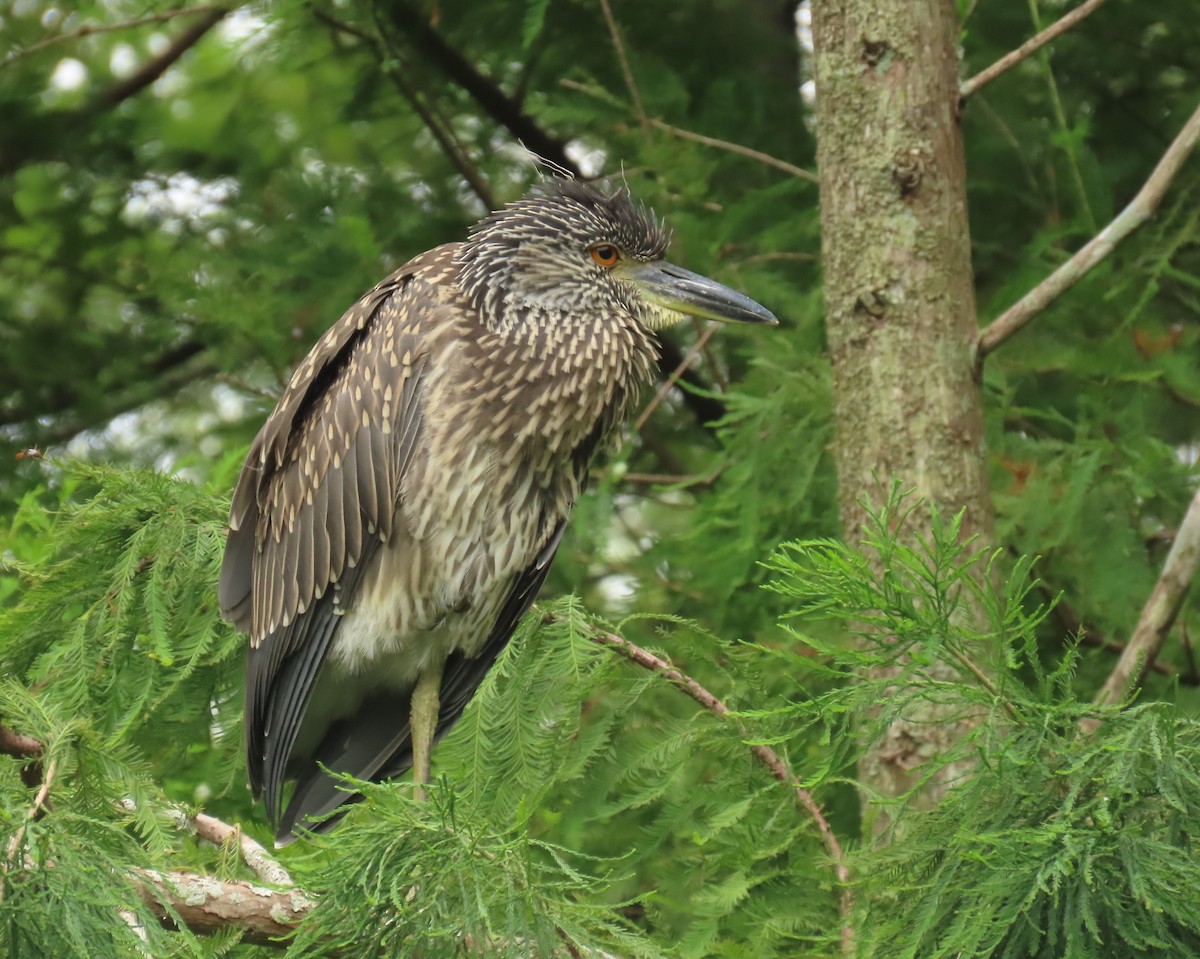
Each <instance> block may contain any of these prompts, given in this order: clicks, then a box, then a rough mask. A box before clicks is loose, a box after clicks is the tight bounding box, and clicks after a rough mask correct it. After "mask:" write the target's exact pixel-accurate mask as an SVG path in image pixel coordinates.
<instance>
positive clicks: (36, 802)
mask: <svg viewBox="0 0 1200 959" xmlns="http://www.w3.org/2000/svg"><path fill="white" fill-rule="evenodd" d="M57 770H58V760H57V759H51V760H50V764H49V765H48V766H47V767H46V775H45V778H44V779H43V780H42V784H41V786H39V787H38V791H37V795H36V796H34V797H33V805H32V806H30V807H29V811H28V812H27V813H26V814H25V821H24V822H22V823H21V825H20V827H19V828H18V829H17V831H16V832H15V833H13V834H12V838H11V839H9V841H8V848H7V849H6V850H5V853H4V863H3V867H2V868H0V901H2V900H3V899H4V893H5V884H4V883H3V881H2V879H3V877H4V876H7V875H8V870H9V868H10V867H11V866H12V862H13V860H14V859H15V858H16V856H17V853H18V852H20V851H21V843H22V842H24V841H25V829H26V827H27V826H28V825H29V824H30V823H31V822H34V821H36V820H37V819H38V818H39V816H40V815H41V812H42V809H43V808H45V805H46V800H47V799H48V798H49V797H50V786H51V785H52V784H53V783H54V774H55V772H57Z"/></svg>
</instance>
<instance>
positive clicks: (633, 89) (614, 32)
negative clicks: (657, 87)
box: [600, 0, 649, 127]
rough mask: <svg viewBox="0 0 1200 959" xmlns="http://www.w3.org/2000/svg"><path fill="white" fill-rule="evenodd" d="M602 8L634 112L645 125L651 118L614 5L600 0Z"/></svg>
mask: <svg viewBox="0 0 1200 959" xmlns="http://www.w3.org/2000/svg"><path fill="white" fill-rule="evenodd" d="M600 9H601V10H602V11H603V12H604V22H605V23H606V24H608V35H609V36H610V37H611V38H612V45H613V48H614V49H615V50H616V51H617V60H618V61H619V62H620V64H621V74H622V76H624V78H625V89H627V90H628V91H629V98H630V99H631V100H632V101H633V112H634V113H635V114H636V115H637V118H638V122H639V123H640V124H641V125H642V126H643V127H644V126H646V124H647V122H648V121H649V118H648V117H647V116H646V108H645V107H643V106H642V95H641V94H640V93H638V88H637V83H635V82H634V79H633V70H632V69H630V67H629V57H628V56H626V54H625V44H624V43H623V42H622V40H621V30H620V28H619V27H618V26H617V21H616V19H615V18H614V17H613V12H612V7H611V6H610V5H609V3H608V0H600Z"/></svg>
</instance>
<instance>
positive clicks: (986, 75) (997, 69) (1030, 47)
mask: <svg viewBox="0 0 1200 959" xmlns="http://www.w3.org/2000/svg"><path fill="white" fill-rule="evenodd" d="M1103 2H1104V0H1085V2H1084V3H1081V4H1080V5H1079V6H1077V7H1076V8H1075V9H1074V10H1072V11H1071V12H1070V13H1068V14H1066V15H1065V16H1063V17H1062V18H1060V19H1058V20H1056V21H1055V22H1054V23H1052V24H1050V26H1048V27H1046V29H1045V30H1042V31H1041V32H1040V33H1038V34H1036V35H1035V36H1033V37H1031V38H1030V39H1028V40H1026V41H1025V42H1024V43H1022V44H1021V45H1020V46H1019V47H1017V49H1015V50H1013V51H1011V52H1010V53H1006V54H1005V55H1004V56H1002V57H1001V58H1000V59H999V60H997V61H996V62H995V63H993V64H992V65H991V66H990V67H988V68H987V69H986V70H980V71H979V72H978V73H977V74H975V76H973V77H971V79H969V80H966V81H964V82H963V84H962V86H961V87H959V88H958V95H959V96H960V97H962V98H963V99H964V100H965V99H966V98H967V97H969V96H970V95H971V94H972V93H974V92H975V91H976V90H978V89H980V88H981V87H983V86H986V85H987V84H989V83H991V82H992V81H993V80H995V79H996V77H998V76H1000V74H1002V73H1004V72H1005V71H1007V70H1010V69H1012V68H1013V67H1015V66H1016V65H1017V64H1018V63H1020V62H1021V61H1022V60H1025V59H1027V58H1028V57H1030V56H1032V55H1033V54H1034V53H1036V52H1037V51H1038V50H1040V49H1041V48H1042V47H1044V46H1045V45H1046V44H1047V43H1049V42H1050V41H1051V40H1053V39H1054V38H1055V37H1058V36H1060V35H1062V34H1064V33H1066V32H1067V31H1068V30H1070V29H1071V27H1073V26H1075V24H1077V23H1078V22H1079V21H1080V20H1082V19H1083V18H1084V17H1086V16H1087V15H1088V14H1090V13H1092V12H1093V11H1094V10H1095V9H1096V8H1097V7H1098V6H1100V4H1102V3H1103Z"/></svg>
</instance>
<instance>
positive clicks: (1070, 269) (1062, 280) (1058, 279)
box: [977, 107, 1200, 360]
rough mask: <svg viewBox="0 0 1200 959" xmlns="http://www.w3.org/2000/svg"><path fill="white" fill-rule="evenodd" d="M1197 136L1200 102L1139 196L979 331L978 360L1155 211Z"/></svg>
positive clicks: (1073, 283) (1079, 278)
mask: <svg viewBox="0 0 1200 959" xmlns="http://www.w3.org/2000/svg"><path fill="white" fill-rule="evenodd" d="M1198 138H1200V107H1197V108H1196V111H1195V112H1194V113H1193V114H1192V115H1191V117H1189V118H1188V121H1187V123H1185V124H1184V126H1183V129H1182V130H1180V131H1179V135H1178V136H1177V137H1175V140H1174V141H1173V142H1172V143H1171V145H1170V146H1169V147H1168V148H1167V152H1166V153H1164V154H1163V156H1162V159H1161V160H1159V161H1158V166H1156V167H1155V168H1154V172H1153V173H1152V174H1150V178H1149V179H1148V180H1146V183H1145V184H1144V185H1143V186H1142V188H1141V190H1139V191H1138V194H1137V196H1135V197H1134V198H1133V200H1132V201H1131V202H1130V203H1129V205H1128V206H1127V207H1125V209H1124V210H1122V211H1121V212H1120V213H1119V214H1118V215H1117V217H1116V219H1114V220H1113V221H1112V222H1111V223H1109V224H1108V226H1106V227H1105V228H1104V229H1103V230H1101V231H1100V232H1099V233H1098V234H1097V235H1096V236H1095V237H1093V238H1092V239H1091V240H1089V241H1088V242H1087V243H1086V244H1085V245H1084V246H1083V247H1082V248H1081V249H1080V250H1079V251H1078V252H1077V253H1076V254H1075V255H1074V256H1072V257H1071V259H1069V260H1067V262H1066V263H1064V264H1063V265H1062V266H1060V267H1059V268H1058V269H1057V270H1055V271H1054V272H1053V273H1051V274H1050V276H1048V277H1047V278H1046V279H1044V280H1043V281H1042V282H1041V283H1039V284H1038V285H1037V286H1036V287H1034V288H1033V289H1032V290H1030V291H1029V292H1028V293H1026V294H1025V296H1023V297H1021V299H1020V300H1019V301H1018V302H1017V303H1015V304H1013V305H1012V306H1010V307H1009V308H1008V309H1007V310H1005V311H1004V313H1002V314H1001V315H1000V316H998V317H997V318H996V319H995V320H993V321H992V322H991V323H989V324H988V325H987V327H985V328H984V330H983V331H982V332H981V333H980V334H979V340H978V345H977V352H978V357H979V359H980V360H982V359H983V358H984V357H985V356H987V355H988V354H989V353H991V352H992V351H993V350H994V349H995V348H996V347H997V346H999V345H1000V344H1001V343H1003V342H1004V341H1005V340H1007V339H1008V338H1009V337H1010V336H1012V335H1013V334H1014V333H1016V332H1017V331H1018V330H1020V329H1021V328H1022V327H1023V326H1025V324H1026V323H1028V322H1029V321H1030V320H1031V319H1033V318H1034V317H1035V316H1037V314H1038V313H1040V312H1041V311H1042V310H1044V309H1045V308H1046V307H1047V306H1049V305H1050V304H1051V303H1053V302H1054V301H1055V300H1056V299H1058V298H1059V297H1060V296H1062V294H1063V293H1065V292H1066V291H1067V290H1069V289H1070V288H1071V287H1072V286H1074V285H1075V284H1076V283H1078V282H1079V280H1081V279H1082V278H1083V277H1084V276H1085V275H1086V274H1087V273H1088V272H1089V271H1090V270H1091V269H1092V268H1093V267H1094V266H1095V265H1096V264H1097V263H1099V262H1100V261H1101V260H1103V259H1104V258H1105V257H1106V256H1108V255H1109V254H1110V253H1112V251H1113V250H1114V249H1115V248H1116V246H1117V244H1118V243H1120V242H1121V241H1122V240H1124V239H1125V238H1126V237H1127V236H1129V234H1131V233H1132V232H1133V231H1134V230H1136V229H1137V228H1138V227H1140V226H1141V225H1142V224H1143V223H1145V222H1146V221H1147V220H1149V219H1150V217H1152V216H1153V215H1154V212H1155V210H1157V209H1158V206H1159V204H1160V203H1161V202H1162V198H1163V195H1164V194H1165V193H1166V192H1167V187H1168V186H1170V184H1171V181H1172V180H1173V179H1174V178H1175V175H1176V174H1177V173H1178V172H1179V169H1180V167H1182V166H1183V163H1184V161H1185V160H1187V158H1188V155H1189V154H1190V153H1191V152H1192V148H1193V147H1194V146H1195V145H1196V140H1197V139H1198Z"/></svg>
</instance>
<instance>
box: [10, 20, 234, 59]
mask: <svg viewBox="0 0 1200 959" xmlns="http://www.w3.org/2000/svg"><path fill="white" fill-rule="evenodd" d="M216 9H217V8H216V7H211V6H200V7H183V8H181V9H179V10H164V11H163V12H162V13H152V14H149V15H147V16H144V17H138V18H136V19H134V20H122V21H121V22H120V23H102V24H97V25H96V26H83V27H80V28H79V29H77V30H70V31H68V32H66V33H60V34H58V35H56V36H53V37H47V38H46V39H44V40H39V41H38V42H37V43H34V44H32V45H31V46H28V47H25V48H24V49H23V50H14V51H12V52H11V53H9V54H8V56H7V57H5V58H4V59H3V60H0V69H3V68H4V67H7V66H10V65H11V64H13V63H16V62H17V61H18V60H23V59H24V58H25V57H29V56H32V55H33V54H35V53H39V52H41V51H42V50H45V49H47V48H48V47H53V46H56V45H58V44H60V43H69V42H70V41H71V40H81V39H83V38H84V37H90V36H94V35H96V34H98V33H115V32H117V31H119V30H132V29H134V28H135V27H143V26H145V25H146V24H148V23H165V22H166V21H168V20H174V19H175V18H176V17H191V16H196V15H197V14H202V13H211V12H212V11H213V10H216Z"/></svg>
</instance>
